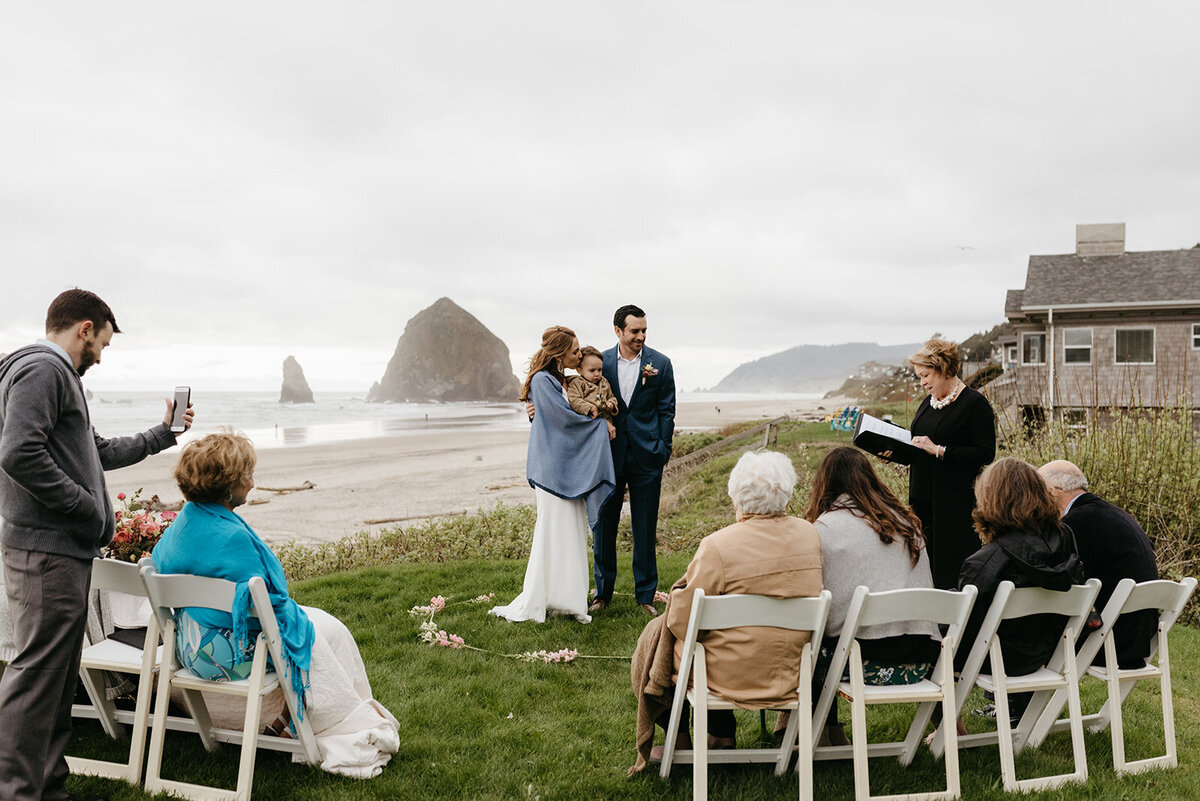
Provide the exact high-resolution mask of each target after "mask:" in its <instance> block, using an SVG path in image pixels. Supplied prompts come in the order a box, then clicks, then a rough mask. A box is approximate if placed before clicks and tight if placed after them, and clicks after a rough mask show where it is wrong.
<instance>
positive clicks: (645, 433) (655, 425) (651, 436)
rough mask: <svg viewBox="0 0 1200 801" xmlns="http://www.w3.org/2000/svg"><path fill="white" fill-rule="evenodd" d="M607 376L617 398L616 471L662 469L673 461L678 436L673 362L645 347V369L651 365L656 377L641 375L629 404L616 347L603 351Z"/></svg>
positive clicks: (643, 358)
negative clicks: (618, 372) (674, 439)
mask: <svg viewBox="0 0 1200 801" xmlns="http://www.w3.org/2000/svg"><path fill="white" fill-rule="evenodd" d="M603 356H604V377H605V378H607V379H608V383H609V384H611V385H612V388H613V394H615V395H616V396H617V418H616V419H615V420H614V421H613V425H614V426H616V429H617V435H616V436H615V437H614V438H613V440H612V455H613V469H614V470H616V472H617V474H618V475H620V474H621V473H624V472H625V471H626V470H627V469H629V468H634V469H640V470H643V471H653V470H661V469H662V468H663V466H664V465H666V463H667V461H668V460H669V459H670V458H671V447H672V443H671V441H672V438H673V436H674V434H675V371H674V370H673V369H672V367H671V360H670V359H668V358H667V357H666V356H664V355H662V354H661V353H659V352H658V351H656V350H652V349H650V348H647V347H645V346H644V345H643V346H642V370H643V371H644V370H645V369H646V368H647V366H652V367H653V368H654V369H655V370H657V371H658V373H657V374H656V375H651V376H645V378H644V379H643V377H641V376H639V377H638V380H637V383H636V384H635V385H634V388H633V395H632V396H630V399H629V405H628V406H626V405H625V400H624V399H623V398H622V397H621V382H620V381H619V380H618V378H617V348H616V347H615V346H614V347H612V348H609V349H608V350H606V351H604V354H603Z"/></svg>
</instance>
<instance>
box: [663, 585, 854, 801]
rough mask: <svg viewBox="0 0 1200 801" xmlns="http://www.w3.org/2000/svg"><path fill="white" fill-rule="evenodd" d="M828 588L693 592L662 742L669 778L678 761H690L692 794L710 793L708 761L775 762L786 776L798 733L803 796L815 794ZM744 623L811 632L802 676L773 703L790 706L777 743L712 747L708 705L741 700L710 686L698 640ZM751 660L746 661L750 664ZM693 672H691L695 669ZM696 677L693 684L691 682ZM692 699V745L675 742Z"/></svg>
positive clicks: (779, 773) (803, 800)
mask: <svg viewBox="0 0 1200 801" xmlns="http://www.w3.org/2000/svg"><path fill="white" fill-rule="evenodd" d="M829 599H830V593H829V590H822V592H821V594H820V595H818V596H816V597H814V598H783V599H780V598H767V597H765V596H762V595H714V596H706V595H705V594H704V590H696V592H695V594H694V595H693V596H692V610H691V615H690V617H689V618H688V627H687V634H686V636H685V637H684V641H683V659H682V661H681V662H680V665H679V683H678V684H677V685H676V689H675V699H674V701H673V703H672V705H671V719H670V723H669V725H668V727H667V740H666V745H665V746H664V747H663V757H662V767H661V768H660V770H659V775H660V776H662V778H664V779H665V778H666V777H667V776H668V775H669V774H670V772H671V766H672V765H673V764H674V763H675V762H679V763H683V764H686V763H688V762H691V763H692V797H693V798H695V799H704V798H707V797H708V763H709V762H710V761H711V762H714V763H746V762H774V763H775V775H776V776H782V775H783V774H784V772H786V771H787V766H788V762H789V761H790V760H791V756H792V747H793V745H794V744H795V743H796V741H797V739H799V743H800V750H799V755H800V761H799V763H798V764H797V766H796V769H797V771H798V772H799V774H800V776H799V784H800V799H801V801H811V799H812V781H813V777H812V721H811V719H810V718H809V709H810V708H811V706H812V686H811V685H812V665H813V647H814V643H816V644H819V643H820V642H821V636H822V635H823V634H824V631H825V618H826V617H827V616H828V614H829ZM741 626H770V627H774V628H781V629H791V630H793V631H808V632H812V636H811V637H810V639H809V641H808V643H806V644H805V646H804V649H803V650H802V651H801V657H800V666H799V667H800V681H799V684H798V685H797V688H796V700H795V701H793V702H789V703H787V704H784V705H782V706H779V707H773V708H774V709H780V710H783V709H787V710H789V711H790V712H791V717H790V720H789V721H788V726H787V729H786V730H785V731H784V735H783V742H782V744H781V745H780V747H779V748H742V749H732V750H720V751H714V752H712V753H709V751H708V710H710V709H730V710H732V709H738V708H739V707H738V705H737V704H734V703H732V702H730V701H727V700H725V699H724V698H721V697H720V696H718V695H715V694H714V693H712V692H711V691H709V689H708V668H707V663H706V661H705V652H704V644H703V643H701V642H699V635H700V632H701V631H715V630H719V629H731V628H738V627H741ZM750 667H751V666H747V669H750ZM693 673H694V674H695V675H694V676H692V674H693ZM689 677H692V683H693V685H694V687H693V688H691V689H689V688H688V678H689ZM685 698H686V699H687V701H689V702H690V703H691V705H692V709H693V710H694V717H695V732H694V736H693V746H692V748H691V749H683V748H676V747H675V739H676V737H677V736H678V734H679V727H680V726H681V725H682V726H685V727H686V726H687V721H685V720H683V719H682V718H683V714H682V713H683V702H684V699H685Z"/></svg>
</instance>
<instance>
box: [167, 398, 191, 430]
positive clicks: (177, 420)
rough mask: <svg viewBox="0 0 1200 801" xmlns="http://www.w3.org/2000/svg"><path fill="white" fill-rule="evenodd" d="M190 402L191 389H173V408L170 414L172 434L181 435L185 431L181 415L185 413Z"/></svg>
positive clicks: (185, 427)
mask: <svg viewBox="0 0 1200 801" xmlns="http://www.w3.org/2000/svg"><path fill="white" fill-rule="evenodd" d="M191 402H192V388H191V387H175V408H174V410H173V411H172V412H171V433H172V434H182V433H183V432H184V431H186V430H187V426H185V425H184V424H183V413H184V412H186V411H187V407H188V404H189V403H191Z"/></svg>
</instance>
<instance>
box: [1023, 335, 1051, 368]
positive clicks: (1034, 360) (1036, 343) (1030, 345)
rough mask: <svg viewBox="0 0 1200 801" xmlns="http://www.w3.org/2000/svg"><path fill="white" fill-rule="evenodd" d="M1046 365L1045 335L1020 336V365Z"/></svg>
mask: <svg viewBox="0 0 1200 801" xmlns="http://www.w3.org/2000/svg"><path fill="white" fill-rule="evenodd" d="M1045 363H1046V335H1045V334H1044V333H1043V334H1021V364H1045Z"/></svg>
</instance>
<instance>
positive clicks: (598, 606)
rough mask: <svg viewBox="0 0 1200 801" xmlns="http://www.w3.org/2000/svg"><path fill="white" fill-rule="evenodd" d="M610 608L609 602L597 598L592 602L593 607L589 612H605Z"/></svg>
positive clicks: (589, 608) (590, 607)
mask: <svg viewBox="0 0 1200 801" xmlns="http://www.w3.org/2000/svg"><path fill="white" fill-rule="evenodd" d="M607 608H608V601H606V600H604V599H603V598H597V599H596V600H594V601H592V605H591V606H589V607H588V611H589V612H603V611H604V610H605V609H607Z"/></svg>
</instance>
